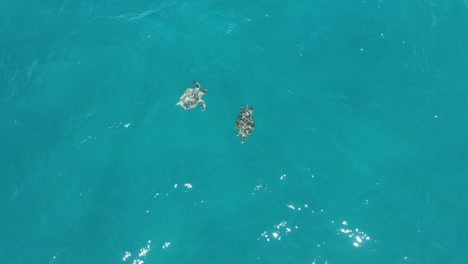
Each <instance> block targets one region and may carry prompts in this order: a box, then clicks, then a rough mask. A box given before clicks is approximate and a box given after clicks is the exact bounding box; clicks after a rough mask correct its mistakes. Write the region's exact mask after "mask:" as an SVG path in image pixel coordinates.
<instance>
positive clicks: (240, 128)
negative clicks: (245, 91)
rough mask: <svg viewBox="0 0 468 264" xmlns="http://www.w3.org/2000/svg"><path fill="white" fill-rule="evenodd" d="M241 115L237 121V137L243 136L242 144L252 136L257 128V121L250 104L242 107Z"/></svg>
mask: <svg viewBox="0 0 468 264" xmlns="http://www.w3.org/2000/svg"><path fill="white" fill-rule="evenodd" d="M240 110H241V111H240V113H239V115H238V116H237V119H236V128H237V136H239V135H241V136H242V137H241V143H244V141H245V138H246V137H247V136H251V135H252V131H253V130H254V128H255V121H254V119H253V115H252V113H253V107H250V108H249V104H246V105H245V107H241V109H240Z"/></svg>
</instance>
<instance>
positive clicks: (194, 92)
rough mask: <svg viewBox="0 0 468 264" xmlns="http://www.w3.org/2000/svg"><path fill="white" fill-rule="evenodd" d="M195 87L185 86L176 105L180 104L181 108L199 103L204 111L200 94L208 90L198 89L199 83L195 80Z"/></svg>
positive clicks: (192, 106)
mask: <svg viewBox="0 0 468 264" xmlns="http://www.w3.org/2000/svg"><path fill="white" fill-rule="evenodd" d="M193 83H194V84H195V88H187V90H185V92H184V93H183V94H182V95H181V96H180V100H179V102H177V104H176V105H180V106H181V107H182V108H183V109H185V110H187V109H192V108H195V107H197V105H198V104H199V103H200V104H201V110H202V111H205V107H206V104H205V101H203V99H202V96H203V95H204V94H206V93H207V92H208V90H206V89H205V90H201V91H200V84H199V83H198V82H197V81H193Z"/></svg>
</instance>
